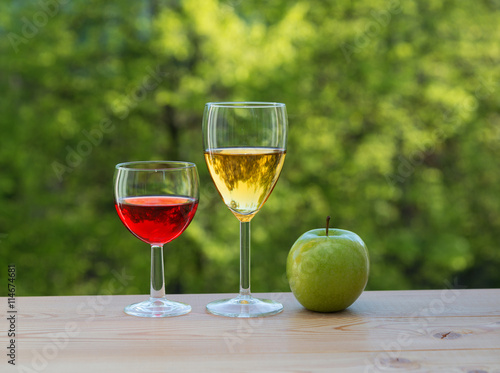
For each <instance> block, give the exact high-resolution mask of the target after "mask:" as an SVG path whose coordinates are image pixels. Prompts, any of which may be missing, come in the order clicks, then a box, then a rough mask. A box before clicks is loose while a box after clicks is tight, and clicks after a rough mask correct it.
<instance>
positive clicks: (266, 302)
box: [207, 295, 283, 317]
mask: <svg viewBox="0 0 500 373" xmlns="http://www.w3.org/2000/svg"><path fill="white" fill-rule="evenodd" d="M207 311H208V312H210V313H212V314H214V315H218V316H227V317H261V316H271V315H275V314H277V313H280V312H281V311H283V305H282V304H281V303H279V302H275V301H273V300H270V299H258V298H254V297H252V296H251V295H238V296H237V297H236V298H232V299H222V300H216V301H214V302H211V303H209V304H207Z"/></svg>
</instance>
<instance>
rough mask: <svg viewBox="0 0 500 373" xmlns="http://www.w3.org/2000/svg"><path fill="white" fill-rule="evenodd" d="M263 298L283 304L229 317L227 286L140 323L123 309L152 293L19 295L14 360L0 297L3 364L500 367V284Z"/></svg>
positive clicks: (47, 367) (68, 368)
mask: <svg viewBox="0 0 500 373" xmlns="http://www.w3.org/2000/svg"><path fill="white" fill-rule="evenodd" d="M258 295H259V296H264V297H270V298H272V299H275V300H279V301H281V302H282V303H283V304H284V307H285V308H284V311H283V312H282V313H281V314H278V315H275V316H269V317H264V318H256V319H231V318H225V317H218V316H213V315H210V314H207V313H206V311H205V305H206V304H207V303H208V302H209V301H212V300H215V299H220V298H221V297H222V296H227V294H226V295H221V294H198V295H171V296H170V298H171V299H173V300H181V301H184V302H187V303H189V304H191V306H192V307H193V310H192V312H191V313H190V314H188V315H185V316H179V317H173V318H163V319H143V318H137V317H132V316H128V315H125V314H124V313H123V308H124V307H125V305H127V304H130V303H133V302H136V301H139V300H143V299H144V298H145V297H146V296H144V295H141V296H89V297H85V296H82V297H79V296H72V297H18V298H16V304H15V306H16V311H17V313H16V322H15V329H16V337H15V357H16V360H15V362H16V366H15V367H14V366H12V365H10V364H8V362H7V360H8V359H9V357H8V356H6V354H5V351H6V347H7V353H8V352H9V349H8V347H9V343H10V342H9V338H8V337H7V330H8V328H9V326H8V325H7V324H8V321H7V322H6V317H9V315H10V314H7V313H6V312H5V310H8V307H7V304H8V299H7V298H1V300H0V302H1V304H2V307H1V308H0V309H2V310H3V312H2V313H3V316H4V317H2V319H3V321H2V325H4V327H3V328H2V331H1V342H2V343H1V347H2V351H3V352H2V353H1V356H2V358H1V359H2V361H1V362H0V372H42V371H43V372H51V373H52V372H55V373H57V372H64V373H69V372H71V373H74V372H238V373H239V372H333V371H338V372H385V371H387V372H398V371H400V372H404V371H411V372H429V371H432V372H462V373H463V372H469V373H471V372H488V373H493V372H500V289H489V290H471V289H469V290H464V289H444V290H431V291H369V292H364V293H363V294H362V296H361V297H360V298H359V299H358V300H357V301H356V302H355V303H354V304H353V305H352V306H351V307H350V308H348V309H347V310H346V311H344V312H340V313H335V314H322V313H314V312H309V311H306V310H305V309H303V308H302V307H301V306H300V305H299V304H298V303H297V301H296V300H295V298H294V297H293V295H292V294H291V293H273V294H258ZM5 315H7V316H5Z"/></svg>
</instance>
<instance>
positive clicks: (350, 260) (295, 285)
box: [286, 218, 370, 312]
mask: <svg viewBox="0 0 500 373" xmlns="http://www.w3.org/2000/svg"><path fill="white" fill-rule="evenodd" d="M328 223H329V218H328V219H327V227H326V229H313V230H311V231H308V232H306V233H304V234H303V235H302V236H300V237H299V239H298V240H297V241H296V242H295V243H294V244H293V246H292V248H291V249H290V252H289V254H288V259H287V263H286V273H287V277H288V281H289V283H290V289H291V290H292V292H293V294H294V295H295V297H296V298H297V300H298V301H299V303H300V304H302V305H303V306H304V307H305V308H307V309H309V310H311V311H317V312H336V311H341V310H343V309H345V308H347V307H349V306H350V305H351V304H353V303H354V301H355V300H356V299H358V297H359V296H360V295H361V293H362V292H363V290H364V289H365V286H366V283H367V282H368V273H369V266H370V264H369V259H368V250H367V249H366V245H365V243H364V242H363V240H362V239H361V238H360V237H359V236H358V235H357V234H356V233H353V232H350V231H346V230H343V229H333V228H332V229H329V228H328Z"/></svg>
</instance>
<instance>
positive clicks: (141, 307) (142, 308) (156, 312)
mask: <svg viewBox="0 0 500 373" xmlns="http://www.w3.org/2000/svg"><path fill="white" fill-rule="evenodd" d="M124 311H125V313H126V314H128V315H132V316H139V317H169V316H180V315H185V314H186V313H189V312H190V311H191V306H190V305H189V304H185V303H180V302H174V301H171V300H168V299H166V298H149V300H145V301H144V302H139V303H134V304H131V305H129V306H127V307H125V310H124Z"/></svg>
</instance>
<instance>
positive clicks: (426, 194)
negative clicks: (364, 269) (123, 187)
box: [0, 0, 500, 295]
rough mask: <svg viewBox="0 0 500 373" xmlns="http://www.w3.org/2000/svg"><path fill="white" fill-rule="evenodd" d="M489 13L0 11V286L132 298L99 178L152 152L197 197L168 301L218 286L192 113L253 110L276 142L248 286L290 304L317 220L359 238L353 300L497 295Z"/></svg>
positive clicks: (225, 286)
mask: <svg viewBox="0 0 500 373" xmlns="http://www.w3.org/2000/svg"><path fill="white" fill-rule="evenodd" d="M499 20H500V1H498V0H477V1H455V0H418V1H417V0H410V1H402V0H401V1H399V0H358V1H350V0H338V1H331V2H330V1H321V0H299V1H284V0H272V1H262V0H254V1H247V0H204V1H197V0H171V1H168V0H143V1H135V0H126V1H125V0H122V1H117V0H113V1H109V0H108V1H104V0H99V1H97V0H88V1H79V0H72V1H69V0H41V1H15V2H5V1H4V2H1V3H0V35H1V38H0V51H1V57H0V89H1V92H2V98H1V100H0V113H1V115H0V262H1V264H2V269H1V270H0V283H2V284H6V282H7V264H8V263H14V264H15V265H16V268H17V280H16V284H17V294H18V295H68V294H103V293H113V294H135V293H148V292H149V266H150V259H149V255H150V251H149V247H148V245H147V244H145V243H142V242H141V241H139V240H138V239H136V238H135V237H133V236H132V235H131V234H130V233H129V232H128V231H127V230H126V229H125V227H124V226H123V225H122V223H121V222H120V221H119V219H118V217H117V215H116V212H115V210H114V205H113V186H112V179H113V172H114V166H115V164H117V163H119V162H123V161H131V160H154V159H170V160H188V161H193V162H195V163H196V164H197V165H198V169H199V173H200V178H201V199H200V206H199V210H198V212H197V215H196V216H195V219H194V221H193V222H192V224H191V225H190V227H189V228H188V229H187V230H186V232H185V233H184V234H183V235H182V236H181V237H179V238H178V239H177V240H175V241H174V242H172V243H171V244H169V245H168V246H167V250H166V254H165V256H166V259H165V266H166V269H165V270H166V281H167V292H168V293H204V292H236V291H237V290H238V266H239V250H238V237H239V230H238V229H239V228H238V222H237V220H236V219H235V217H234V216H233V215H232V214H231V213H230V212H229V211H228V210H227V208H226V207H225V206H224V204H223V203H222V201H221V199H220V197H219V195H218V194H217V192H216V190H215V188H214V186H213V184H212V181H211V179H210V177H209V175H208V172H207V168H206V166H205V163H204V160H203V149H202V134H201V118H202V114H203V108H204V104H205V103H206V102H209V101H221V100H227V101H238V100H254V101H278V102H284V103H286V105H287V108H288V114H289V122H290V132H289V143H288V155H287V158H286V161H285V166H284V168H283V172H282V175H281V178H280V180H279V181H278V184H277V186H276V188H275V190H274V192H273V194H272V195H271V197H270V199H269V200H268V202H267V203H266V205H265V206H264V208H263V209H262V210H261V211H260V213H259V214H258V215H257V216H256V218H255V219H254V220H253V221H252V290H253V291H255V292H259V291H289V287H288V283H287V280H286V277H285V261H286V256H287V254H288V251H289V249H290V247H291V246H292V244H293V243H294V241H295V240H296V239H297V238H298V236H299V235H300V234H302V233H303V232H305V231H307V230H309V229H314V228H319V227H322V226H324V224H325V218H326V216H327V215H331V216H332V219H333V220H332V222H333V226H335V227H339V228H344V229H348V230H352V231H354V232H356V233H358V234H359V235H360V236H361V237H362V238H363V239H364V241H365V242H366V244H367V246H368V248H369V251H370V256H371V274H370V280H369V284H368V289H372V290H374V289H378V290H380V289H417V288H444V287H449V286H463V287H468V288H476V287H477V288H484V287H500V270H499V268H500V245H499V244H500V239H499V233H500V168H499V167H498V165H499V156H500V65H499V62H500V43H499V40H500V22H499ZM117 278H119V279H120V281H121V282H116V281H114V280H113V279H115V280H116V279H117ZM113 281H114V282H113ZM111 284H113V285H111ZM117 284H120V286H118V285H117ZM2 289H3V290H2V294H4V293H6V292H7V286H3V287H2Z"/></svg>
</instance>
